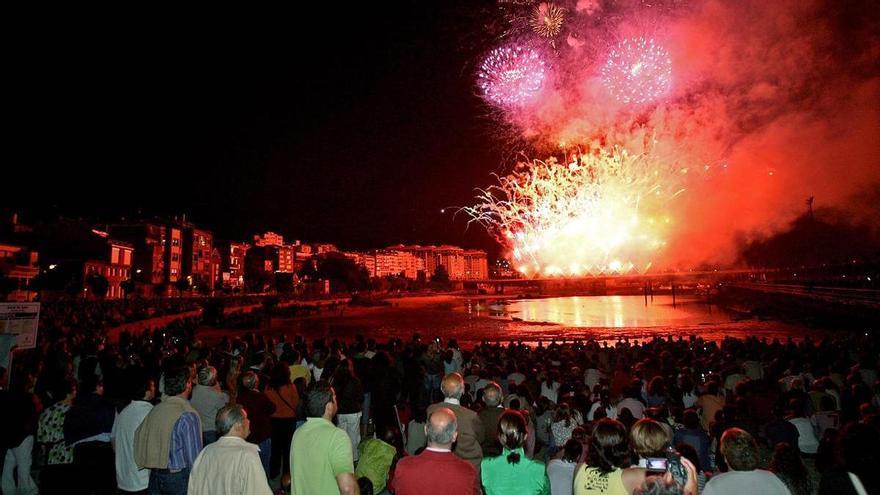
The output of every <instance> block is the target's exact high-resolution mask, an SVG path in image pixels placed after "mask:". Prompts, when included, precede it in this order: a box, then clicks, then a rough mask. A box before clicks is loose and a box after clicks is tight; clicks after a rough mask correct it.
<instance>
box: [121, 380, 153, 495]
mask: <svg viewBox="0 0 880 495" xmlns="http://www.w3.org/2000/svg"><path fill="white" fill-rule="evenodd" d="M125 383H127V384H128V387H129V389H130V394H129V398H130V399H131V402H130V403H129V404H128V405H127V406H125V409H123V410H122V411H121V412H120V413H119V414H118V415H117V416H116V420H115V421H114V422H113V431H111V432H110V438H111V443H112V445H113V450H114V453H115V458H116V487H117V488H118V489H119V491H120V492H122V493H123V494H124V493H140V494H146V493H147V489H148V488H149V486H150V470H149V469H141V468H140V467H138V465H137V463H136V462H135V460H134V435H135V432H136V431H137V429H138V427H140V425H141V423H143V421H144V418H146V417H147V415H148V414H149V413H150V411H151V410H152V409H153V404H152V400H153V399H154V398H155V397H156V384H155V382H153V380H152V379H150V378H149V376H148V375H147V372H146V371H145V370H143V369H141V368H129V369H128V370H127V371H126V373H125Z"/></svg>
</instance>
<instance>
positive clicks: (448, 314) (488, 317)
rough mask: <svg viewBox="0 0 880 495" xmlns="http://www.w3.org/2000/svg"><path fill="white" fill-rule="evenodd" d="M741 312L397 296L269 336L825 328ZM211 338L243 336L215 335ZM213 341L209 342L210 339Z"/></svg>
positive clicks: (505, 337) (596, 334) (810, 331)
mask: <svg viewBox="0 0 880 495" xmlns="http://www.w3.org/2000/svg"><path fill="white" fill-rule="evenodd" d="M743 317H744V316H743V315H736V314H733V313H728V312H725V311H724V310H721V309H720V308H718V307H717V306H714V305H713V306H710V305H708V304H706V303H705V302H704V301H701V300H700V298H699V297H697V296H692V295H687V296H684V295H683V296H680V297H677V298H676V305H675V306H673V305H672V298H671V296H660V295H657V296H654V301H653V303H652V302H651V300H650V298H649V299H648V304H647V306H646V305H645V300H644V297H642V296H581V297H553V298H545V299H507V300H504V299H496V298H487V297H485V296H484V297H482V298H472V297H468V296H464V295H457V296H432V297H409V298H401V299H393V300H392V304H391V305H390V306H387V307H376V308H354V307H352V308H348V309H345V310H344V311H343V310H338V311H325V312H322V313H321V314H320V315H316V316H312V317H308V318H305V319H302V318H275V319H273V321H272V327H271V329H263V330H260V331H261V333H266V334H270V335H276V336H277V335H282V334H283V335H286V336H287V337H288V338H292V337H293V336H295V335H300V336H303V337H306V338H307V339H315V338H323V339H331V340H332V339H341V340H351V339H354V338H355V336H358V335H363V336H365V337H372V338H375V339H377V340H379V341H385V340H387V339H390V338H401V339H404V340H409V339H410V338H412V337H413V336H414V335H416V334H418V335H420V336H421V337H422V339H424V340H428V339H433V338H434V337H440V338H442V339H443V340H444V341H446V340H448V339H451V338H455V339H456V340H458V342H459V344H462V345H463V346H464V347H471V346H473V345H475V344H478V343H480V342H482V341H501V342H506V341H519V342H525V343H529V344H535V343H537V342H541V341H543V342H546V341H550V340H559V339H566V340H570V339H594V340H598V341H605V342H614V341H616V340H617V339H620V338H627V339H631V340H636V341H638V340H643V339H651V338H654V337H663V338H667V337H674V338H677V337H688V336H699V337H702V338H704V339H707V340H716V341H720V340H722V339H724V338H725V337H736V338H745V337H750V336H751V337H758V338H770V339H774V338H779V339H786V338H794V339H795V340H799V339H802V338H804V337H806V336H808V335H809V336H811V337H813V338H821V337H822V336H823V335H826V334H827V331H826V330H823V329H816V328H808V327H806V326H804V325H801V324H798V323H795V322H782V321H772V320H758V319H752V318H746V319H742V318H743ZM209 333H210V334H213V335H214V337H213V338H219V336H220V335H224V334H225V335H230V336H232V335H237V334H240V331H230V332H226V331H222V330H212V331H210V332H209ZM208 338H211V337H208Z"/></svg>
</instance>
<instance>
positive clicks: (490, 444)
mask: <svg viewBox="0 0 880 495" xmlns="http://www.w3.org/2000/svg"><path fill="white" fill-rule="evenodd" d="M503 400H504V396H503V395H502V393H501V386H500V385H498V383H496V382H490V383H489V384H488V385H486V386H485V387H483V402H484V403H485V404H486V407H485V408H483V410H481V411H480V412H479V414H478V415H479V417H480V421H482V422H483V427H484V428H485V429H486V431H487V432H491V431H495V430H496V429H497V428H498V421H499V420H500V419H501V414H502V413H503V412H504V408H503V407H501V402H502V401H503ZM480 445H481V446H482V448H483V456H484V457H490V456H496V455H498V454H500V453H501V444H500V443H498V437H497V436H495V435H484V437H483V442H482V443H481V444H480Z"/></svg>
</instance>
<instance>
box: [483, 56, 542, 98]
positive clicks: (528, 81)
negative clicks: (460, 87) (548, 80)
mask: <svg viewBox="0 0 880 495" xmlns="http://www.w3.org/2000/svg"><path fill="white" fill-rule="evenodd" d="M544 77H545V72H544V60H543V59H542V58H541V55H540V54H539V53H538V52H537V51H535V50H532V49H528V48H523V47H520V46H516V45H511V46H503V47H501V48H496V49H494V50H492V52H491V53H489V56H487V57H486V59H485V60H484V61H483V63H482V65H480V70H479V72H478V73H477V85H479V87H480V89H482V90H483V94H484V95H485V97H486V98H488V99H489V100H491V101H492V102H494V103H498V104H501V105H521V104H523V103H525V102H526V101H528V100H530V99H531V98H532V97H534V96H535V94H536V93H537V92H538V91H539V90H540V89H541V85H542V84H543V83H544Z"/></svg>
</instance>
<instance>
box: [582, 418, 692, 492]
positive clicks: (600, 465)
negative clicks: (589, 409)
mask: <svg viewBox="0 0 880 495" xmlns="http://www.w3.org/2000/svg"><path fill="white" fill-rule="evenodd" d="M632 456H633V451H632V449H631V447H630V443H629V436H628V435H627V431H626V427H625V426H624V425H623V423H621V422H620V421H617V420H613V419H608V418H604V419H601V420H599V421H598V422H597V423H596V425H595V426H594V427H593V434H592V436H591V437H590V443H589V447H588V458H587V463H586V464H581V465H579V466H578V467H577V468H575V476H574V495H633V494H634V493H641V492H642V491H643V490H644V489H646V488H647V487H649V485H650V486H654V485H662V486H664V487H666V486H668V487H671V489H672V491H673V492H676V493H682V494H684V495H697V475H696V469H695V468H694V466H693V464H691V462H690V461H689V460H687V459H685V458H683V457H681V456H679V455H677V453H675V452H674V451H671V452H669V453H667V455H666V457H665V458H650V459H648V460H647V461H648V462H647V466H648V467H647V468H640V467H632V466H631V464H632V463H631V461H632ZM652 461H654V462H656V465H654V462H652ZM664 461H665V462H664ZM658 480H660V481H658Z"/></svg>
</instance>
